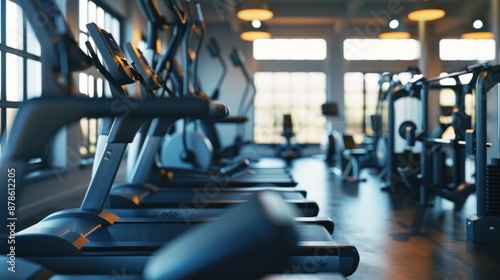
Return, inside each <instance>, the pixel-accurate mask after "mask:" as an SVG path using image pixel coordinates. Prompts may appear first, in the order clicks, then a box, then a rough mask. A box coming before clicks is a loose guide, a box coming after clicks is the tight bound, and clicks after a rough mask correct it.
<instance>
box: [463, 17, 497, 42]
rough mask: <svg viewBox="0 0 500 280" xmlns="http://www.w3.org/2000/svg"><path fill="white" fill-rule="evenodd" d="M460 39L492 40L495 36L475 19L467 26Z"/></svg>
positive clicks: (486, 26) (481, 22)
mask: <svg viewBox="0 0 500 280" xmlns="http://www.w3.org/2000/svg"><path fill="white" fill-rule="evenodd" d="M460 38H462V39H494V38H495V36H494V35H493V32H491V31H490V30H489V28H488V25H487V24H484V23H483V21H482V20H480V19H476V20H474V21H473V22H472V24H471V25H469V26H468V27H467V29H466V32H465V33H463V34H462V35H461V36H460Z"/></svg>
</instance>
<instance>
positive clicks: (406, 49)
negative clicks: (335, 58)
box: [343, 39, 420, 60]
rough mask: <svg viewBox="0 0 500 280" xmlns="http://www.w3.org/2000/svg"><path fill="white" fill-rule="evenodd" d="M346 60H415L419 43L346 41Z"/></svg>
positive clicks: (418, 50) (379, 40)
mask: <svg viewBox="0 0 500 280" xmlns="http://www.w3.org/2000/svg"><path fill="white" fill-rule="evenodd" d="M343 48H344V59H346V60H416V59H419V58H420V42H419V41H417V40H414V39H346V40H345V41H344V46H343Z"/></svg>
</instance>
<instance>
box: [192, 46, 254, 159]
mask: <svg viewBox="0 0 500 280" xmlns="http://www.w3.org/2000/svg"><path fill="white" fill-rule="evenodd" d="M207 48H208V50H209V52H210V55H211V56H212V57H213V58H215V59H217V60H218V61H219V63H220V65H221V66H222V73H221V75H220V77H219V79H218V81H217V84H216V86H215V88H214V90H213V93H212V95H211V96H210V99H211V100H217V99H218V98H219V95H220V87H221V85H222V82H223V80H224V77H225V76H226V73H227V66H226V63H225V62H224V60H223V59H222V56H221V55H220V49H219V46H218V44H217V42H216V40H215V39H214V38H211V39H210V40H209V42H208V44H207ZM229 57H230V59H231V62H232V64H233V66H234V67H238V68H240V69H241V72H242V73H243V76H244V77H245V89H244V91H243V95H242V98H241V101H240V104H239V106H238V111H237V115H236V116H229V117H227V118H225V119H222V120H214V121H208V120H200V127H201V129H202V130H203V133H204V134H205V136H206V137H207V138H208V139H209V140H210V143H212V147H213V153H214V161H216V162H217V161H221V160H223V159H228V160H230V161H234V159H235V158H236V157H237V156H238V155H239V154H240V151H241V149H242V147H243V146H244V145H246V144H249V143H250V142H248V141H244V140H243V139H244V132H245V123H246V122H247V121H248V118H247V117H246V115H247V114H248V111H249V110H250V108H251V105H252V104H253V99H254V96H255V85H254V84H253V81H252V79H251V77H250V75H249V74H248V71H247V69H246V68H245V59H244V56H243V54H242V53H241V51H239V50H237V49H233V50H232V51H231V54H230V56H229ZM250 88H252V94H251V96H250V100H249V101H247V99H248V96H249V90H250ZM247 103H248V104H247ZM216 124H233V125H236V126H237V127H236V136H235V138H234V140H233V143H232V144H230V145H229V146H226V147H223V146H222V144H221V140H220V137H219V133H218V132H217V129H216ZM238 159H239V160H241V159H242V158H238ZM238 159H237V160H238Z"/></svg>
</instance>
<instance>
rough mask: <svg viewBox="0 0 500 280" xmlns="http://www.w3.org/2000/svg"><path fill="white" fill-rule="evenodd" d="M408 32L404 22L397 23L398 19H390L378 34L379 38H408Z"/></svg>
mask: <svg viewBox="0 0 500 280" xmlns="http://www.w3.org/2000/svg"><path fill="white" fill-rule="evenodd" d="M410 37H411V35H410V33H409V32H408V31H407V30H406V27H405V25H404V24H399V20H397V19H392V20H391V21H390V22H389V24H388V25H387V26H386V27H385V28H384V29H383V30H382V32H381V33H380V34H379V35H378V38H379V39H408V38H410Z"/></svg>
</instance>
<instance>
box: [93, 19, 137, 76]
mask: <svg viewBox="0 0 500 280" xmlns="http://www.w3.org/2000/svg"><path fill="white" fill-rule="evenodd" d="M87 30H88V31H89V34H90V36H91V37H92V39H93V40H94V42H95V45H96V48H97V49H98V50H99V52H100V53H101V57H102V59H103V61H104V64H105V65H106V68H107V69H108V71H109V73H110V74H111V75H112V76H113V78H114V79H115V80H116V81H117V82H119V83H120V84H121V85H126V84H131V83H134V82H136V81H137V78H136V75H135V73H136V71H135V70H134V68H133V67H132V66H131V65H130V64H129V63H128V61H127V59H126V58H125V55H124V54H123V51H122V49H121V48H120V46H119V45H118V43H117V42H116V40H115V38H114V37H113V34H111V33H109V32H107V31H106V30H104V29H102V28H100V27H99V26H97V24H95V23H93V22H92V23H89V24H87Z"/></svg>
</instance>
